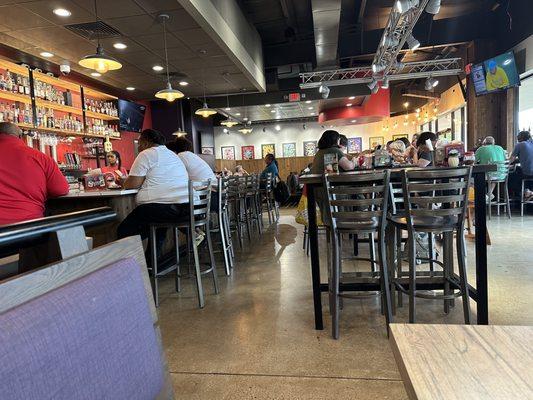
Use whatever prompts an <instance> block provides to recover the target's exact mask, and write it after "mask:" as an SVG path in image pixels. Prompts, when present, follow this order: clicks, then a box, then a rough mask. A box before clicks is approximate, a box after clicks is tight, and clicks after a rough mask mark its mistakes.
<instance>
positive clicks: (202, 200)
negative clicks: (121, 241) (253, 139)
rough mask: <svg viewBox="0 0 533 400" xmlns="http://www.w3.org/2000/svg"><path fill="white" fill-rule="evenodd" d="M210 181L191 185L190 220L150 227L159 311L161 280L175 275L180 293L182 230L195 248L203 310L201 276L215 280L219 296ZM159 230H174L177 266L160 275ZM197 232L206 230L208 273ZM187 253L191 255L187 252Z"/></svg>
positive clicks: (193, 182)
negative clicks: (210, 275) (180, 235)
mask: <svg viewBox="0 0 533 400" xmlns="http://www.w3.org/2000/svg"><path fill="white" fill-rule="evenodd" d="M210 213H211V180H206V181H189V218H188V220H187V221H183V222H181V221H180V222H169V223H158V224H150V237H149V239H150V248H151V253H152V254H151V256H152V276H151V278H152V287H153V291H154V299H155V304H156V307H159V288H158V281H159V278H161V277H163V276H164V275H167V274H168V273H170V272H172V271H174V270H175V271H176V291H177V292H179V291H180V289H181V285H180V278H181V273H180V258H179V234H178V231H179V230H186V231H187V234H188V235H189V237H190V238H191V240H190V243H191V245H192V251H193V255H194V267H195V276H196V287H197V291H198V304H199V306H200V308H204V306H205V300H204V290H203V286H202V275H205V274H208V273H211V274H212V277H213V284H214V287H215V293H216V294H218V293H219V288H218V276H217V271H216V264H215V255H214V252H213V243H212V239H211V230H210V226H209V223H210V219H211V215H210ZM158 228H171V229H172V230H173V233H174V240H175V255H176V265H173V266H171V267H169V268H167V269H165V270H163V271H158V264H157V239H156V230H157V229H158ZM196 228H203V229H205V231H206V232H205V236H206V240H207V246H208V251H209V261H210V266H209V268H208V269H206V270H203V271H202V270H201V269H200V258H199V255H198V245H199V244H198V243H197V241H196V236H197V232H196ZM187 251H189V250H188V249H187Z"/></svg>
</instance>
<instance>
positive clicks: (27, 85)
mask: <svg viewBox="0 0 533 400" xmlns="http://www.w3.org/2000/svg"><path fill="white" fill-rule="evenodd" d="M23 84H24V94H25V95H27V96H29V95H30V78H28V77H27V76H25V77H24V82H23Z"/></svg>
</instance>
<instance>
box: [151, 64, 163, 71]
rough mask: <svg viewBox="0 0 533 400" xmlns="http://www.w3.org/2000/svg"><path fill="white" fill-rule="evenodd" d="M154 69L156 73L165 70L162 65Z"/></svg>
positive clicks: (155, 66)
mask: <svg viewBox="0 0 533 400" xmlns="http://www.w3.org/2000/svg"><path fill="white" fill-rule="evenodd" d="M152 69H153V70H154V71H158V72H159V71H163V69H164V68H163V67H162V66H161V65H154V66H153V67H152Z"/></svg>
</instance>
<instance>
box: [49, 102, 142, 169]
mask: <svg viewBox="0 0 533 400" xmlns="http://www.w3.org/2000/svg"><path fill="white" fill-rule="evenodd" d="M138 103H140V104H143V105H145V106H146V112H145V114H144V122H143V129H148V128H151V127H152V109H151V106H150V102H148V101H138ZM138 136H139V134H138V133H136V132H127V131H122V132H120V140H111V143H112V144H113V150H116V151H118V152H119V153H120V156H121V158H122V166H123V167H124V168H126V169H127V170H129V169H130V168H131V165H132V164H133V160H134V159H135V147H134V143H133V141H134V140H135V139H137V138H138ZM65 153H78V154H80V155H83V154H84V153H85V150H84V148H83V142H82V140H81V138H79V137H78V138H76V139H75V140H73V141H72V143H59V144H58V145H57V159H58V161H59V162H60V163H62V162H64V161H65V157H64V154H65ZM82 168H83V169H87V168H96V160H95V159H88V158H83V159H82Z"/></svg>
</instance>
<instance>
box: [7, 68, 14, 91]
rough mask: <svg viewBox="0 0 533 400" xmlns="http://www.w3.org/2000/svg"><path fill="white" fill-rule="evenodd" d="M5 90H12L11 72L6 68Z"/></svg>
mask: <svg viewBox="0 0 533 400" xmlns="http://www.w3.org/2000/svg"><path fill="white" fill-rule="evenodd" d="M6 90H7V91H8V92H12V91H13V81H12V80H11V73H10V72H9V70H6Z"/></svg>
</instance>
